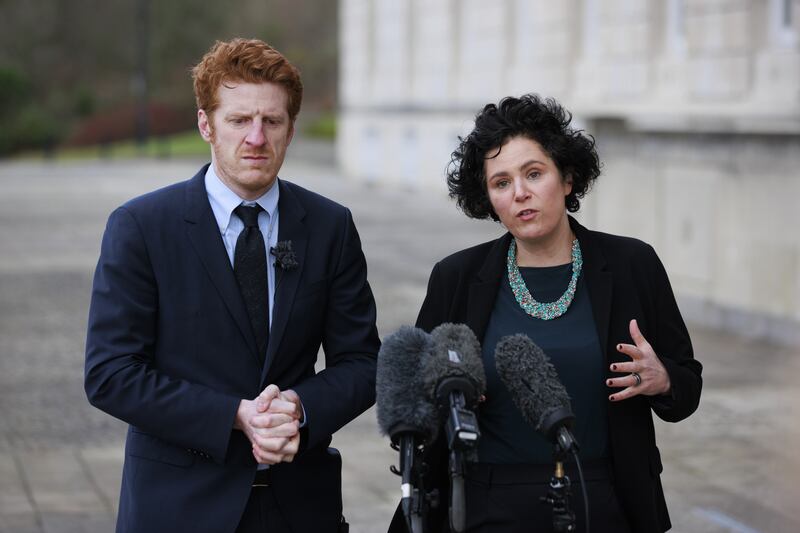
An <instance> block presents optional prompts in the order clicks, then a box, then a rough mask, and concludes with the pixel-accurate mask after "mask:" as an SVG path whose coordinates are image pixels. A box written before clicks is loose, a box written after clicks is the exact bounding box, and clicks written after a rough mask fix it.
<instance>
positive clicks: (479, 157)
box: [447, 94, 600, 220]
mask: <svg viewBox="0 0 800 533" xmlns="http://www.w3.org/2000/svg"><path fill="white" fill-rule="evenodd" d="M571 121H572V114H571V113H570V112H569V111H567V110H565V109H564V108H563V107H561V104H559V103H558V102H557V101H556V100H554V99H552V98H547V99H542V98H541V97H540V96H539V95H536V94H526V95H523V96H521V97H520V98H514V97H511V96H509V97H506V98H503V99H502V100H500V103H499V104H497V105H495V104H489V105H487V106H486V107H484V108H483V111H481V112H480V113H478V116H477V117H475V128H474V129H473V130H472V132H471V133H470V134H469V135H467V137H466V138H462V137H459V141H460V143H459V145H458V148H456V150H455V151H454V152H453V154H452V159H451V161H450V165H449V166H448V169H447V187H448V189H449V190H450V197H451V198H453V199H455V200H456V203H457V204H458V207H459V208H460V209H461V210H462V211H464V213H465V214H466V215H467V216H469V217H472V218H479V219H480V218H489V217H491V218H492V219H494V220H498V218H497V214H496V213H495V212H494V209H492V204H491V203H490V202H489V196H488V193H487V190H486V179H485V176H484V161H485V160H486V159H487V154H488V153H489V152H490V151H494V150H496V149H498V148H500V147H501V146H502V145H503V144H504V143H505V142H506V141H508V140H509V139H511V138H513V137H527V138H529V139H531V140H534V141H536V142H537V143H539V145H541V147H542V149H544V151H545V153H546V154H547V155H548V156H550V158H551V159H552V160H553V162H554V163H555V164H556V167H558V170H559V172H561V176H562V177H563V178H564V179H571V180H572V192H570V193H569V194H568V195H567V196H566V198H565V204H566V208H567V210H568V211H570V212H571V213H574V212H575V211H577V210H578V208H580V201H579V199H580V198H583V197H584V196H585V195H586V193H587V192H588V191H589V188H590V187H591V185H592V183H593V182H594V180H595V179H597V176H599V175H600V160H599V159H598V157H597V151H596V150H595V142H594V137H592V136H591V135H589V134H587V133H585V132H584V131H583V130H575V129H573V128H572V127H570V122H571ZM497 153H499V151H498V152H497ZM490 157H497V154H495V153H492V155H491V156H490Z"/></svg>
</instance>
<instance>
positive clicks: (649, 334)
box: [392, 217, 702, 533]
mask: <svg viewBox="0 0 800 533" xmlns="http://www.w3.org/2000/svg"><path fill="white" fill-rule="evenodd" d="M569 223H570V227H571V228H572V230H573V232H574V233H575V235H576V237H577V238H578V240H579V242H580V245H581V251H582V254H583V275H584V276H586V286H587V287H588V290H589V297H590V300H591V304H592V311H593V315H594V321H595V325H596V327H597V334H598V338H599V340H600V345H601V347H602V349H603V356H604V357H605V362H606V366H605V367H606V369H607V370H606V371H607V374H608V375H607V377H613V376H612V375H611V372H610V371H609V370H608V367H609V366H610V364H611V363H613V362H621V361H623V360H629V359H628V358H627V357H626V356H624V355H622V354H620V353H619V352H617V350H616V348H615V346H616V345H617V343H620V342H626V343H631V342H632V340H631V338H630V333H629V331H628V323H629V322H630V320H631V319H632V318H636V319H637V321H638V323H639V327H640V328H641V331H642V334H643V335H644V336H645V338H646V339H647V340H648V341H649V342H650V343H651V344H652V346H653V348H654V349H655V352H656V353H657V354H658V356H659V357H660V358H661V361H662V362H663V363H664V366H665V367H666V369H667V372H668V373H669V376H670V380H671V383H672V396H671V398H668V399H658V400H656V399H653V398H648V397H644V396H637V397H634V398H631V399H628V400H625V401H622V402H618V403H612V402H609V404H608V426H609V438H610V446H611V459H612V463H613V471H614V481H615V483H614V484H615V488H616V491H617V496H618V498H619V500H620V503H621V505H622V508H623V510H624V512H625V514H626V516H627V518H628V521H629V523H630V524H631V527H632V530H633V531H634V532H637V533H639V532H642V533H643V532H648V533H649V532H661V531H666V530H667V529H669V528H670V520H669V515H668V513H667V507H666V503H665V501H664V493H663V490H662V488H661V481H660V478H659V474H660V473H661V471H662V466H661V458H660V456H659V452H658V448H657V447H656V442H655V431H654V428H653V420H652V417H651V414H650V412H651V410H652V411H654V412H655V413H656V414H657V415H658V416H659V417H660V418H662V419H664V420H666V421H669V422H677V421H679V420H683V419H684V418H686V417H687V416H689V415H690V414H691V413H692V412H694V410H695V409H696V408H697V405H698V403H699V401H700V390H701V387H702V379H701V377H700V374H701V370H702V366H701V365H700V363H699V362H698V361H696V360H695V359H694V356H693V352H692V345H691V341H690V340H689V333H688V331H687V330H686V326H685V324H684V322H683V319H682V318H681V314H680V312H679V310H678V306H677V304H676V302H675V297H674V296H673V293H672V288H671V286H670V283H669V279H668V278H667V274H666V272H665V270H664V267H663V265H662V264H661V261H660V260H659V259H658V256H657V255H656V253H655V251H654V250H653V248H652V247H651V246H649V245H648V244H645V243H643V242H641V241H638V240H636V239H631V238H626V237H618V236H614V235H609V234H605V233H600V232H596V231H590V230H588V229H586V228H584V227H583V226H581V225H580V224H578V222H577V221H576V220H575V219H573V218H572V217H570V218H569ZM510 240H511V235H510V234H509V233H506V234H505V235H504V236H502V237H500V238H499V239H497V240H494V241H490V242H487V243H484V244H481V245H478V246H475V247H473V248H468V249H466V250H462V251H461V252H457V253H455V254H453V255H451V256H449V257H447V258H445V259H443V260H442V261H440V262H439V263H437V264H436V265H435V266H434V268H433V272H432V273H431V277H430V281H429V283H428V292H427V295H426V297H425V301H424V303H423V304H422V309H421V310H420V312H419V317H418V318H417V326H418V327H420V328H422V329H424V330H426V331H430V330H431V329H433V328H435V327H436V326H437V325H439V324H441V323H443V322H456V323H465V324H467V325H468V326H469V327H470V328H472V330H473V331H474V332H475V335H476V336H477V337H478V339H483V337H484V335H485V333H486V327H487V324H488V322H489V317H490V315H491V312H492V309H493V307H494V303H495V299H496V297H497V291H498V289H499V287H500V283H501V281H502V280H503V277H504V276H505V275H506V271H505V259H506V253H507V251H508V245H509V243H510ZM444 453H445V448H444V447H443V445H442V443H441V442H439V443H436V444H435V445H434V446H432V447H431V449H430V453H429V457H428V460H429V462H430V464H431V471H432V473H431V477H430V479H427V480H426V481H427V483H428V485H429V486H440V487H445V488H443V489H441V494H448V490H447V489H446V486H447V485H446V483H447V473H446V468H447V458H446V456H444ZM445 499H446V498H445ZM446 509H447V505H446V501H445V502H444V504H443V505H441V506H440V508H439V510H438V511H437V512H435V513H432V514H431V517H430V520H429V527H428V529H427V531H448V526H447V525H446V523H447V517H446ZM467 512H469V511H467ZM396 518H399V517H398V516H397V515H396ZM397 522H398V520H395V521H393V527H392V530H394V524H395V523H397Z"/></svg>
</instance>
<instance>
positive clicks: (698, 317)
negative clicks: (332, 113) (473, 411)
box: [337, 0, 800, 342]
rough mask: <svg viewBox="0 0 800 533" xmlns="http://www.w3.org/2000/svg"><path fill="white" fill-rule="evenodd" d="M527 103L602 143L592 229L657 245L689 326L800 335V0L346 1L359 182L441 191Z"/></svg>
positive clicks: (345, 122) (343, 12)
mask: <svg viewBox="0 0 800 533" xmlns="http://www.w3.org/2000/svg"><path fill="white" fill-rule="evenodd" d="M528 92H536V93H539V94H541V95H545V96H554V97H556V98H557V99H558V100H559V101H560V102H561V103H562V104H564V106H565V107H566V108H568V109H570V110H571V111H572V112H573V113H574V114H575V118H576V121H577V123H578V124H580V126H581V127H583V128H585V129H586V130H587V131H589V132H590V133H591V134H593V135H594V136H595V137H596V139H597V144H598V150H599V153H600V156H601V160H602V161H603V163H604V167H603V175H602V176H601V177H600V179H599V180H598V182H597V184H596V186H595V189H594V191H592V193H590V195H589V196H587V198H586V199H585V201H584V202H583V203H582V208H581V212H580V213H579V216H578V218H580V219H581V220H582V221H584V222H585V223H586V224H588V225H589V226H591V227H593V228H597V229H600V230H604V231H609V232H613V233H619V234H624V235H632V236H636V237H639V238H642V239H644V240H646V241H647V242H650V243H652V244H653V245H654V246H655V247H656V249H657V250H658V251H659V254H660V255H661V256H662V259H663V260H664V262H665V264H666V265H667V268H668V271H669V273H670V277H671V279H672V282H673V285H674V287H675V290H676V293H677V294H678V296H679V300H680V301H681V306H682V309H683V310H684V312H685V314H686V315H687V318H689V319H690V320H692V321H694V322H700V323H704V324H707V325H710V326H714V327H725V328H730V329H735V330H737V331H740V332H744V333H747V334H751V335H757V336H766V337H770V338H773V339H776V340H779V341H783V342H800V232H798V231H796V227H797V226H799V225H800V216H798V211H800V209H799V208H798V206H797V205H796V204H797V202H798V199H800V0H560V1H558V2H553V1H550V0H494V1H492V2H487V1H485V0H340V81H339V94H340V121H339V132H338V140H337V150H338V154H339V161H340V165H341V168H342V170H343V171H344V173H345V174H346V175H347V176H350V177H353V178H354V179H360V180H364V181H367V182H381V183H387V184H395V185H397V186H401V187H408V188H412V189H420V188H422V187H425V188H426V190H430V189H434V190H441V191H444V190H445V184H444V180H443V175H444V169H445V168H446V166H447V164H448V162H449V159H450V153H451V152H452V151H453V149H454V148H455V146H456V143H457V137H458V136H459V135H463V134H464V133H466V132H468V131H469V129H470V128H471V126H472V119H473V117H474V115H475V113H476V112H477V111H478V110H479V109H480V108H481V107H482V106H483V105H484V104H486V103H488V102H496V101H497V100H498V99H500V98H502V97H503V96H507V95H520V94H523V93H528Z"/></svg>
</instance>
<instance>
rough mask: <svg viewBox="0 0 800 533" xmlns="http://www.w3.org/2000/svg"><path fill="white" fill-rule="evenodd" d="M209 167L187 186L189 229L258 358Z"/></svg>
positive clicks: (248, 343)
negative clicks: (212, 195) (211, 193)
mask: <svg viewBox="0 0 800 533" xmlns="http://www.w3.org/2000/svg"><path fill="white" fill-rule="evenodd" d="M207 168H208V165H206V166H205V167H203V168H202V169H201V170H200V172H198V173H197V175H195V177H194V178H192V179H191V181H190V182H189V184H188V187H187V189H186V197H185V206H184V207H185V208H184V220H185V221H186V223H187V224H186V233H187V235H188V237H189V241H190V242H191V243H192V246H193V247H194V249H195V251H196V252H197V255H198V256H199V257H200V262H201V263H202V264H203V266H204V267H205V269H206V271H207V272H208V275H209V276H210V277H211V281H212V282H213V283H214V286H215V287H216V288H217V291H218V292H219V295H220V297H221V298H222V300H223V301H224V302H225V306H226V307H227V308H228V311H229V312H230V314H231V316H232V317H233V320H234V322H236V325H237V326H238V328H239V331H240V332H241V333H242V336H243V337H244V339H245V341H246V342H247V346H248V347H249V348H250V352H251V355H252V356H253V357H254V358H255V360H256V361H257V362H258V361H259V357H258V352H257V348H256V340H255V337H254V335H253V330H252V326H251V325H250V319H249V318H248V316H247V309H246V308H245V305H244V301H243V300H242V294H241V292H240V291H239V286H238V285H237V283H236V277H235V276H234V275H233V268H232V267H231V263H230V259H228V253H227V252H226V251H225V245H224V244H223V242H222V238H221V237H220V234H219V228H218V227H217V222H216V220H215V219H214V213H213V212H212V211H211V205H210V204H209V203H208V194H207V193H206V187H205V181H204V180H205V171H206V169H207ZM259 364H260V363H259Z"/></svg>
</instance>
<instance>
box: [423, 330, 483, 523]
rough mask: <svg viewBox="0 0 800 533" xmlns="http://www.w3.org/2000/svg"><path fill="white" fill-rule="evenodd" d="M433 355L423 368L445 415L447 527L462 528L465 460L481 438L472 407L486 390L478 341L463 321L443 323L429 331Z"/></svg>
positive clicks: (472, 457) (472, 456)
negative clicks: (447, 452)
mask: <svg viewBox="0 0 800 533" xmlns="http://www.w3.org/2000/svg"><path fill="white" fill-rule="evenodd" d="M431 337H432V339H433V357H431V358H430V359H429V360H428V364H427V365H425V367H424V375H425V377H424V379H425V383H426V388H427V390H428V392H429V394H430V395H431V397H432V398H434V399H435V401H436V404H437V405H438V406H439V408H440V409H441V411H442V414H443V415H444V416H446V418H447V422H446V426H445V430H446V436H447V445H448V447H449V448H450V479H451V484H450V527H451V528H452V529H453V531H456V532H460V531H463V530H464V526H465V516H466V512H465V511H466V510H465V508H464V459H465V456H466V458H467V459H470V460H474V459H476V446H477V442H478V439H479V438H480V430H479V429H478V419H477V417H476V416H475V412H474V409H475V408H476V407H477V406H478V400H479V399H480V397H481V396H482V395H483V393H484V392H485V390H486V374H485V372H484V370H483V361H482V360H481V357H480V352H481V348H480V344H479V343H478V339H476V338H475V334H474V333H473V332H472V330H471V329H469V327H467V326H466V325H464V324H449V323H446V324H442V325H440V326H438V327H437V328H436V329H434V330H433V332H431Z"/></svg>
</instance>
